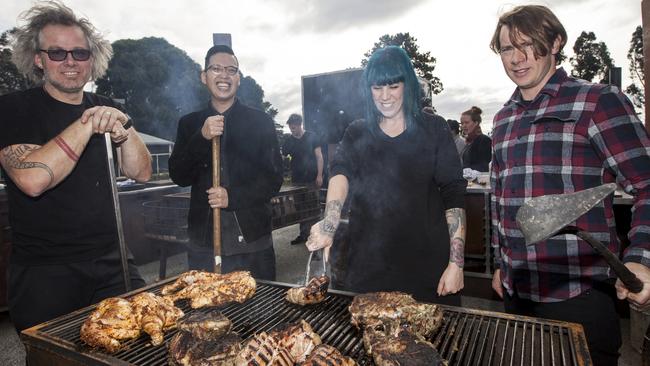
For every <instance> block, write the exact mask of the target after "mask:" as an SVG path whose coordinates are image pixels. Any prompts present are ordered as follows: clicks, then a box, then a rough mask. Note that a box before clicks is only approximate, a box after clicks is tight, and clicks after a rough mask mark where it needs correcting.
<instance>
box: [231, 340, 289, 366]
mask: <svg viewBox="0 0 650 366" xmlns="http://www.w3.org/2000/svg"><path fill="white" fill-rule="evenodd" d="M293 364H294V359H293V357H292V356H291V354H290V353H289V350H287V349H286V348H285V347H282V346H281V345H280V343H279V342H278V340H277V339H276V338H275V337H273V336H271V335H269V334H267V333H265V332H262V333H258V334H255V335H254V336H253V337H252V338H251V339H249V340H248V341H247V342H246V344H245V345H244V346H243V347H242V349H241V351H239V354H237V358H236V359H235V365H237V366H249V365H255V366H271V365H272V366H293Z"/></svg>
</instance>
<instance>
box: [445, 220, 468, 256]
mask: <svg viewBox="0 0 650 366" xmlns="http://www.w3.org/2000/svg"><path fill="white" fill-rule="evenodd" d="M445 217H446V218H447V226H448V227H449V240H450V243H449V245H450V247H449V261H450V262H453V263H456V265H458V267H460V268H463V266H464V265H465V210H464V209H462V208H452V209H449V210H447V211H445Z"/></svg>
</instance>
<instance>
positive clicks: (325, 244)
mask: <svg viewBox="0 0 650 366" xmlns="http://www.w3.org/2000/svg"><path fill="white" fill-rule="evenodd" d="M323 221H324V220H321V221H319V222H317V223H315V224H314V225H313V226H312V227H311V230H310V232H309V238H307V241H306V242H305V246H306V247H307V249H309V251H310V252H313V251H316V250H319V249H323V260H325V262H327V261H328V259H329V254H330V247H331V246H332V243H334V234H332V233H329V232H327V231H326V230H324V229H323Z"/></svg>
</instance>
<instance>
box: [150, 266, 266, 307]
mask: <svg viewBox="0 0 650 366" xmlns="http://www.w3.org/2000/svg"><path fill="white" fill-rule="evenodd" d="M256 286H257V285H256V282H255V279H254V278H253V277H252V276H251V274H250V272H247V271H238V272H231V273H227V274H216V273H210V272H203V271H189V272H187V273H184V274H182V275H181V276H180V277H179V278H178V279H176V281H175V282H174V283H172V284H170V285H167V286H165V287H163V289H162V294H163V295H165V296H166V297H167V298H169V299H171V300H172V301H177V300H180V299H190V306H191V307H192V308H193V309H197V308H202V307H205V306H220V305H223V304H227V303H229V302H238V303H243V302H244V301H246V300H248V299H250V298H251V297H252V296H253V295H254V294H255V289H256Z"/></svg>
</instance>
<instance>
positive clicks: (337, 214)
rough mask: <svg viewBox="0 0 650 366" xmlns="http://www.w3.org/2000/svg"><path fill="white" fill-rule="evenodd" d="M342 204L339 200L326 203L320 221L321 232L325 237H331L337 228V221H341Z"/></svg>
mask: <svg viewBox="0 0 650 366" xmlns="http://www.w3.org/2000/svg"><path fill="white" fill-rule="evenodd" d="M342 208H343V203H341V201H339V200H333V201H329V202H327V204H326V205H325V217H324V218H323V221H321V224H320V228H321V232H322V233H323V234H325V235H328V236H331V237H333V236H334V234H335V233H336V229H337V228H338V227H339V220H340V219H341V209H342Z"/></svg>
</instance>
